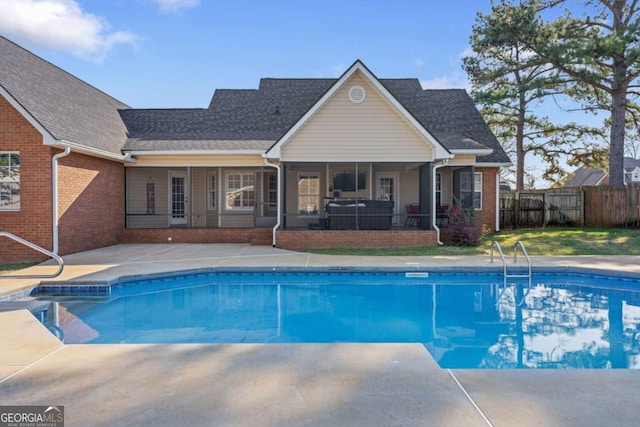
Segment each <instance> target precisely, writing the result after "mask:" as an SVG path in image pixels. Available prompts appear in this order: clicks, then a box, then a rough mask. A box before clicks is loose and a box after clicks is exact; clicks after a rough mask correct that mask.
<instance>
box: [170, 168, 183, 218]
mask: <svg viewBox="0 0 640 427" xmlns="http://www.w3.org/2000/svg"><path fill="white" fill-rule="evenodd" d="M169 224H170V225H187V173H186V172H181V171H170V172H169Z"/></svg>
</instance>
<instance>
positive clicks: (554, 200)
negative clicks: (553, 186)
mask: <svg viewBox="0 0 640 427" xmlns="http://www.w3.org/2000/svg"><path fill="white" fill-rule="evenodd" d="M583 225H584V198H583V192H582V191H575V190H572V191H563V192H558V191H551V190H548V191H505V192H502V193H500V227H501V228H518V227H545V226H562V227H580V226H583Z"/></svg>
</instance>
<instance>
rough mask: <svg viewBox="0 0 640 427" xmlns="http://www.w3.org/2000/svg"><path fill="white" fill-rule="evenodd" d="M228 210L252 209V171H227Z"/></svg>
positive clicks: (253, 197) (253, 193)
mask: <svg viewBox="0 0 640 427" xmlns="http://www.w3.org/2000/svg"><path fill="white" fill-rule="evenodd" d="M225 195H226V200H227V206H226V208H227V209H228V210H252V209H253V205H254V201H255V192H254V177H253V172H227V188H226V191H225Z"/></svg>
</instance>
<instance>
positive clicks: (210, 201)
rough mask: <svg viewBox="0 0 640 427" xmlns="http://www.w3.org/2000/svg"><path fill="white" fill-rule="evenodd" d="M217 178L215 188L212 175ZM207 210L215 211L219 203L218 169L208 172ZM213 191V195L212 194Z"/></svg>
mask: <svg viewBox="0 0 640 427" xmlns="http://www.w3.org/2000/svg"><path fill="white" fill-rule="evenodd" d="M212 176H213V177H214V178H215V183H214V188H211V177H212ZM206 191H207V210H209V211H215V210H216V209H217V208H216V206H217V205H218V201H217V200H216V199H217V194H218V174H217V173H216V171H209V172H208V173H207V190H206ZM212 192H213V195H212V194H211V193H212Z"/></svg>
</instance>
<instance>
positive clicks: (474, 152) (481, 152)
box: [449, 148, 493, 157]
mask: <svg viewBox="0 0 640 427" xmlns="http://www.w3.org/2000/svg"><path fill="white" fill-rule="evenodd" d="M449 151H451V153H452V154H459V155H471V156H480V157H481V156H488V155H489V154H492V153H493V149H492V148H474V149H471V150H469V149H451V150H449Z"/></svg>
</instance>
